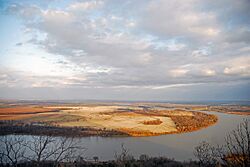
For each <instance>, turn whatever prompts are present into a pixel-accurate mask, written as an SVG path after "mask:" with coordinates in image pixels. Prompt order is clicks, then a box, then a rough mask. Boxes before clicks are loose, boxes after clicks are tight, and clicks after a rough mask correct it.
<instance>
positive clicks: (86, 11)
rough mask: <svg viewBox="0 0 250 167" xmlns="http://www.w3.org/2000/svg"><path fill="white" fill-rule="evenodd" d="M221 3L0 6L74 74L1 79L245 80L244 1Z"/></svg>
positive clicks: (79, 82) (116, 82)
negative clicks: (5, 8)
mask: <svg viewBox="0 0 250 167" xmlns="http://www.w3.org/2000/svg"><path fill="white" fill-rule="evenodd" d="M226 4H228V2H227V1H223V2H215V1H206V2H205V1H198V0H187V1H185V2H183V1H181V0H170V1H164V0H152V1H151V0H149V1H136V2H134V3H129V2H128V1H126V2H125V1H114V0H110V1H71V2H70V3H69V4H66V5H65V6H64V7H53V6H52V7H49V8H44V7H42V6H39V5H34V4H30V5H23V4H19V5H18V4H10V5H9V7H8V8H7V10H6V12H8V13H9V14H11V15H16V16H18V17H19V19H22V21H23V22H24V26H25V29H27V30H30V31H28V32H26V33H28V34H30V35H31V36H32V39H31V40H30V41H29V44H32V45H34V46H36V47H38V48H39V49H41V50H43V51H46V52H47V53H49V54H51V55H60V56H63V57H64V59H63V60H58V61H56V62H57V64H60V68H71V69H72V71H74V72H73V74H72V76H70V77H69V76H60V77H58V78H56V77H55V78H52V77H49V76H47V75H44V76H43V77H48V80H47V79H46V80H45V81H43V80H42V79H41V78H39V77H37V76H30V74H27V73H26V72H25V73H21V74H16V73H15V72H10V73H9V74H8V76H14V77H10V78H9V79H6V78H3V79H2V84H5V83H6V84H5V85H8V84H7V83H11V84H10V85H13V86H14V85H15V84H16V86H18V85H24V86H27V85H31V86H33V87H50V86H53V85H54V86H60V85H61V87H64V86H68V87H75V86H77V87H78V86H82V87H88V88H91V87H93V88H97V87H102V88H140V87H143V88H149V89H152V88H155V89H158V88H159V89H161V88H164V89H165V88H166V89H167V88H170V87H175V86H174V85H176V86H179V87H181V86H185V85H192V86H195V85H197V84H199V83H227V82H232V81H246V80H247V81H248V80H249V65H248V64H250V63H249V56H250V55H249V54H250V52H249V41H250V40H249V39H250V37H249V27H250V26H249V24H250V23H249V21H247V19H246V18H247V17H246V16H248V15H249V12H248V11H250V10H247V9H248V8H249V5H247V4H246V1H242V2H238V1H230V4H231V5H230V6H231V8H230V7H228V5H226ZM244 4H246V5H244ZM59 6H60V5H59ZM128 11H129V12H128ZM223 11H226V13H227V14H228V15H229V16H230V17H227V16H225V14H224V13H223ZM242 11H244V12H242ZM237 20H239V21H237ZM34 32H37V34H39V35H34V34H35V33H34ZM41 34H42V35H41ZM24 46H25V45H22V46H20V47H24ZM60 68H59V69H60ZM3 71H6V70H3ZM11 73H13V75H11ZM11 78H17V80H14V79H11ZM20 83H22V84H20Z"/></svg>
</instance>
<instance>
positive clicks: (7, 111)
mask: <svg viewBox="0 0 250 167" xmlns="http://www.w3.org/2000/svg"><path fill="white" fill-rule="evenodd" d="M0 120H1V121H3V122H5V123H3V124H5V125H6V121H9V122H12V124H13V125H15V126H18V125H19V126H25V125H26V126H27V125H29V127H30V128H31V126H32V125H33V126H34V125H35V126H43V127H45V126H49V127H57V128H61V129H63V128H65V129H67V128H71V129H72V128H75V129H77V128H83V129H84V128H85V131H81V130H80V131H79V130H78V131H76V135H80V136H92V135H98V134H105V135H107V136H112V134H119V135H125V136H154V135H162V134H173V133H182V132H191V131H195V130H199V129H201V128H205V127H207V126H210V125H212V124H215V123H216V121H217V117H216V116H214V115H211V114H205V113H201V112H197V111H191V110H188V109H186V108H182V106H179V105H176V106H174V107H172V106H165V105H163V106H158V105H157V104H154V103H145V104H144V103H131V104H124V103H90V104H88V103H84V104H56V105H55V104H42V105H41V104H40V105H38V104H32V105H31V104H23V105H14V106H11V105H9V106H7V107H6V106H5V107H1V108H0ZM9 126H10V125H8V127H9ZM43 129H44V128H43ZM86 129H87V131H86ZM31 131H32V130H31ZM55 131H56V130H55ZM99 132H100V133H99ZM102 132H103V133H102ZM9 133H11V132H9ZM15 133H18V130H16V131H15ZM20 133H21V132H20ZM22 133H25V134H26V133H29V132H26V131H25V130H24V129H22ZM43 133H46V131H45V132H44V131H43ZM50 133H52V132H50ZM56 134H57V133H56ZM60 135H63V134H61V133H60ZM71 135H73V134H71Z"/></svg>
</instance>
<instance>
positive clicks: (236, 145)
mask: <svg viewBox="0 0 250 167" xmlns="http://www.w3.org/2000/svg"><path fill="white" fill-rule="evenodd" d="M194 155H195V156H196V157H197V158H198V160H199V162H200V164H201V165H202V166H205V165H207V166H215V164H216V163H217V162H223V163H224V164H226V165H227V166H235V167H238V166H240V167H247V166H250V131H249V121H248V120H247V119H245V120H244V121H243V122H242V123H240V124H239V125H238V127H237V129H235V130H233V131H232V132H231V133H229V134H228V135H227V136H226V138H225V144H224V145H221V146H217V147H214V146H211V145H210V144H209V143H207V142H202V143H201V144H200V145H199V146H197V147H195V152H194Z"/></svg>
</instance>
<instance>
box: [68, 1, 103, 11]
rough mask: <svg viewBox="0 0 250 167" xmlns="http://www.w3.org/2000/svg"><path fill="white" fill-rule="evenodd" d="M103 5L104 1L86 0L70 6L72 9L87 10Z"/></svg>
mask: <svg viewBox="0 0 250 167" xmlns="http://www.w3.org/2000/svg"><path fill="white" fill-rule="evenodd" d="M102 5H103V1H95V0H93V1H86V2H76V3H73V4H71V5H70V6H69V7H68V10H71V11H85V10H90V9H95V8H97V7H100V6H102Z"/></svg>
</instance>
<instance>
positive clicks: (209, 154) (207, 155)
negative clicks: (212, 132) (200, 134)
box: [194, 141, 218, 167]
mask: <svg viewBox="0 0 250 167" xmlns="http://www.w3.org/2000/svg"><path fill="white" fill-rule="evenodd" d="M194 155H195V156H196V157H197V158H198V160H199V164H200V166H208V167H210V166H215V164H216V163H217V162H218V159H217V156H216V149H215V147H213V146H211V145H210V144H209V143H207V142H205V141H203V142H201V143H200V144H199V145H198V146H197V147H195V151H194Z"/></svg>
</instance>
